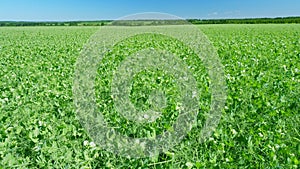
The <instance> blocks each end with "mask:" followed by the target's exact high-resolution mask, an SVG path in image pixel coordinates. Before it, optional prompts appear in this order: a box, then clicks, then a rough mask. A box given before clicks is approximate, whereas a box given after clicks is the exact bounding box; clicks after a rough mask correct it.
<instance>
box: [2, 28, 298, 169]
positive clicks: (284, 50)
mask: <svg viewBox="0 0 300 169" xmlns="http://www.w3.org/2000/svg"><path fill="white" fill-rule="evenodd" d="M197 27H198V28H199V30H201V31H202V32H203V33H204V34H205V35H206V36H207V37H208V39H209V40H210V41H211V42H212V44H213V45H214V47H215V49H216V51H217V53H218V55H219V58H220V61H221V63H222V64H223V66H224V71H225V77H224V78H225V79H226V85H227V100H226V104H225V106H224V108H223V112H222V116H221V119H220V122H219V125H218V127H217V128H216V130H215V131H214V132H213V134H212V135H211V136H210V137H209V138H208V140H207V141H205V142H203V143H201V142H200V141H199V138H200V135H201V133H200V130H201V127H202V122H203V121H204V120H205V116H204V114H205V113H207V112H208V111H209V105H210V94H211V93H210V90H209V77H208V75H207V73H206V70H205V68H204V67H203V65H202V63H201V62H200V61H199V60H198V61H197V60H196V61H195V60H193V59H194V58H193V57H192V56H193V55H191V58H187V60H186V62H187V64H190V65H191V67H193V68H194V72H193V73H194V76H195V79H196V80H197V84H196V85H197V86H198V88H199V91H201V93H202V94H201V97H200V98H199V105H200V110H199V113H198V116H197V120H198V121H199V123H198V125H197V126H194V127H193V128H192V130H191V131H190V132H189V133H188V134H187V136H186V137H184V138H183V140H182V141H181V142H180V143H178V144H177V145H175V146H174V147H172V148H171V149H169V150H168V151H167V152H164V153H160V154H159V155H156V156H154V157H151V158H150V157H148V158H126V157H123V156H119V155H117V154H114V153H111V152H108V151H106V150H105V149H104V148H103V147H101V145H96V144H95V143H94V141H93V140H92V139H91V137H89V135H88V133H87V131H86V130H85V129H84V127H82V125H81V123H80V121H79V120H78V118H77V115H76V108H75V105H74V101H73V100H74V97H73V83H74V73H75V64H76V61H77V59H78V57H79V56H80V52H81V50H82V49H83V46H84V44H85V43H86V42H87V41H88V40H89V38H90V37H91V36H92V35H93V34H94V33H95V32H96V31H97V30H98V29H99V27H89V26H87V27H84V26H83V27H81V26H74V27H72V26H70V27H64V26H61V27H55V26H53V27H46V26H45V27H0V168H298V167H299V165H300V133H299V131H300V125H299V123H300V107H299V105H300V97H299V96H300V25H299V24H266V25H263V24H261V25H260V24H257V25H242V24H241V25H200V26H197ZM136 38H137V39H128V41H125V42H124V44H119V45H118V46H116V48H115V50H113V51H112V52H111V53H110V54H109V55H107V57H105V58H104V59H103V62H102V63H99V69H98V71H97V74H98V75H99V78H96V80H95V83H96V85H95V86H96V89H95V94H96V97H97V104H98V109H99V111H101V112H103V114H104V117H105V118H106V120H107V121H108V122H109V124H110V125H111V126H117V127H118V131H119V132H120V133H122V134H124V135H127V136H131V137H153V135H155V134H157V133H161V132H162V131H164V130H168V129H170V125H171V124H172V123H173V122H174V121H175V120H176V117H177V114H176V105H175V104H173V100H172V99H167V102H170V103H168V104H167V105H166V108H165V109H164V111H163V113H162V118H159V119H158V120H157V121H156V123H155V122H154V123H148V124H147V125H142V126H139V125H138V124H134V123H131V122H130V121H128V120H126V119H125V118H124V117H122V116H120V115H119V114H118V113H117V111H115V110H114V107H113V106H114V105H113V103H112V100H111V98H110V94H109V90H108V89H110V86H108V85H110V84H111V79H112V77H111V73H110V70H111V69H113V68H114V67H116V65H117V64H118V63H120V62H121V61H122V59H124V58H122V57H125V56H128V55H126V52H127V53H130V52H131V53H132V52H134V51H131V50H130V47H127V46H126V45H127V44H132V42H136V41H145V43H144V44H145V45H147V43H148V42H149V43H150V45H151V43H155V41H153V40H154V39H155V38H156V37H152V36H146V35H145V37H136ZM161 40H162V41H164V42H167V43H174V41H173V42H168V39H163V38H162V39H161ZM146 42H147V43H146ZM175 42H176V41H175ZM141 43H142V44H143V42H141ZM148 45H149V44H148ZM173 45H175V46H176V44H173ZM178 46H180V43H179V42H178ZM135 48H138V46H136V47H135ZM180 49H185V48H184V47H183V48H180V47H178V48H170V49H169V50H170V51H173V53H177V54H178V55H179V59H182V57H181V56H185V55H186V54H187V53H184V52H189V51H188V50H183V53H182V51H178V50H180ZM124 53H125V54H124ZM160 76H164V77H165V78H163V79H161V80H160V82H159V83H157V78H158V77H160ZM173 79H174V77H172V76H168V75H164V72H162V71H156V72H151V71H150V72H146V71H145V72H142V73H140V74H139V75H138V76H135V77H134V83H133V84H132V86H133V87H132V88H133V91H132V93H131V96H130V99H131V101H132V102H133V103H134V105H136V106H137V107H138V108H139V109H141V110H144V109H147V108H149V107H151V105H150V104H149V103H148V102H147V99H145V98H148V97H146V96H149V93H148V94H147V91H149V90H151V89H153V88H155V89H156V88H163V89H164V90H166V93H167V95H170V96H174V97H177V93H176V90H177V89H178V87H177V86H176V85H173V83H171V82H172V80H173ZM145 93H146V96H144V95H143V94H145ZM140 98H142V99H140Z"/></svg>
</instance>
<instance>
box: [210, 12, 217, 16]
mask: <svg viewBox="0 0 300 169" xmlns="http://www.w3.org/2000/svg"><path fill="white" fill-rule="evenodd" d="M218 14H219V13H218V12H213V13H209V14H208V16H217V15H218Z"/></svg>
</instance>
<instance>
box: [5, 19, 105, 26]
mask: <svg viewBox="0 0 300 169" xmlns="http://www.w3.org/2000/svg"><path fill="white" fill-rule="evenodd" d="M110 22H111V21H109V20H106V21H68V22H55V21H49V22H29V21H0V26H104V25H107V24H108V23H110Z"/></svg>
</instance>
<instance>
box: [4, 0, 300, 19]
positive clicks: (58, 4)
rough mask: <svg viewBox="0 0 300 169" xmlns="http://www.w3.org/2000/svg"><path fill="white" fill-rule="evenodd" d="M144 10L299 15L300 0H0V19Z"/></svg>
mask: <svg viewBox="0 0 300 169" xmlns="http://www.w3.org/2000/svg"><path fill="white" fill-rule="evenodd" d="M142 12H163V13H169V14H173V15H176V16H179V17H182V18H200V19H207V18H245V17H247V18H249V17H278V16H300V0H0V20H2V21H3V20H15V21H20V20H23V21H65V20H101V19H118V18H119V17H122V16H125V15H129V14H134V13H142Z"/></svg>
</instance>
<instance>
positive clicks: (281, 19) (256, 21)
mask: <svg viewBox="0 0 300 169" xmlns="http://www.w3.org/2000/svg"><path fill="white" fill-rule="evenodd" d="M187 21H188V22H190V23H192V24H284V23H298V24H299V23H300V17H278V18H245V19H187ZM186 23H187V22H186V21H184V20H134V21H132V20H131V21H130V20H128V21H126V20H120V21H112V20H103V21H67V22H53V21H51V22H27V21H0V26H105V25H122V26H148V25H182V24H186Z"/></svg>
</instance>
